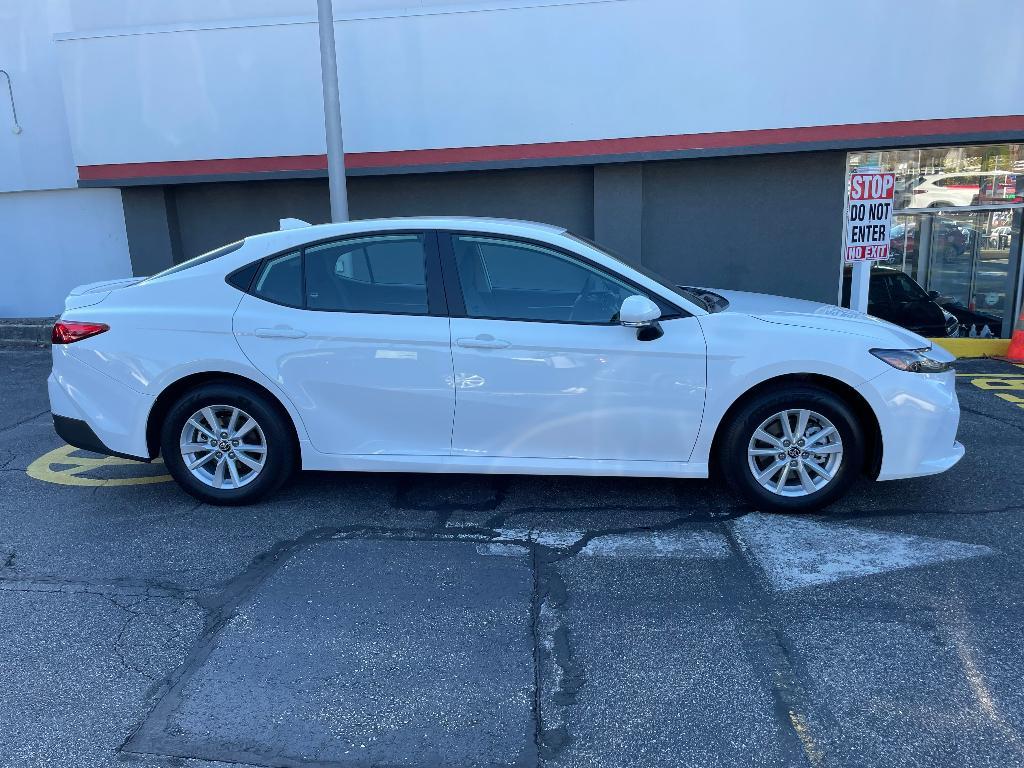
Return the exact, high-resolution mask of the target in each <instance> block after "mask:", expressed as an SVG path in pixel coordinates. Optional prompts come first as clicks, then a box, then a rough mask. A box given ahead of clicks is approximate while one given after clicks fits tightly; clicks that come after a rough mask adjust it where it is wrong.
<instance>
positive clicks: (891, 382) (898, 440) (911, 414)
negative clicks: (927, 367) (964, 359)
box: [857, 368, 964, 480]
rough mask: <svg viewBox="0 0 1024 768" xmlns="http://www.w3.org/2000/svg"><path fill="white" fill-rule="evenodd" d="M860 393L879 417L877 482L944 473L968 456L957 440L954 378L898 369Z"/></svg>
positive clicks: (869, 382) (957, 423) (958, 418)
mask: <svg viewBox="0 0 1024 768" xmlns="http://www.w3.org/2000/svg"><path fill="white" fill-rule="evenodd" d="M857 390H858V391H859V392H860V393H861V394H862V395H863V396H864V398H865V399H866V400H867V401H868V403H869V404H870V405H871V407H872V409H873V410H874V412H875V415H876V416H877V417H878V426H879V429H880V431H881V433H882V463H881V468H880V471H879V474H878V479H879V480H898V479H901V478H907V477H921V476H923V475H934V474H938V473H939V472H945V471H946V470H947V469H949V468H950V467H952V466H953V465H954V464H956V463H957V462H958V461H960V459H961V458H963V455H964V446H963V445H961V444H960V443H959V442H957V440H956V432H957V428H958V427H959V424H960V403H959V401H958V400H957V396H956V375H955V374H954V373H953V372H952V371H948V372H946V373H939V374H920V373H907V372H906V371H899V370H896V369H895V368H894V369H893V370H891V371H886V372H885V373H883V374H882V375H881V376H877V377H875V378H874V379H871V380H870V381H867V382H865V383H864V384H862V385H861V386H860V387H858V388H857Z"/></svg>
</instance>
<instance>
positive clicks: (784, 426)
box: [747, 408, 843, 497]
mask: <svg viewBox="0 0 1024 768" xmlns="http://www.w3.org/2000/svg"><path fill="white" fill-rule="evenodd" d="M747 463H748V464H749V465H750V471H751V472H752V473H753V475H754V479H755V480H757V482H758V483H760V484H761V486H762V487H764V488H767V489H768V490H769V491H771V492H772V493H774V494H777V495H779V496H790V497H795V496H808V495H810V494H812V493H816V492H817V491H820V490H821V489H822V488H824V487H825V486H826V485H828V484H829V483H830V482H832V480H833V478H835V476H836V473H837V472H838V471H839V467H840V465H841V464H842V463H843V439H842V437H840V435H839V430H838V429H836V427H835V425H834V424H833V423H832V422H831V421H829V420H828V419H826V418H825V417H824V416H822V415H821V414H820V413H817V412H816V411H811V410H807V409H803V408H801V409H793V410H788V411H780V412H779V413H776V414H775V415H774V416H769V417H768V418H767V419H765V420H764V421H763V422H762V423H761V426H759V427H758V428H757V429H755V430H754V434H753V436H752V437H751V438H750V444H749V445H748V446H747Z"/></svg>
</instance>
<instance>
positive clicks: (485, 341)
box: [455, 334, 511, 349]
mask: <svg viewBox="0 0 1024 768" xmlns="http://www.w3.org/2000/svg"><path fill="white" fill-rule="evenodd" d="M455 343H456V344H458V345H459V346H460V347H471V348H473V349H504V348H505V347H507V346H509V344H510V343H511V342H508V341H505V340H504V339H496V338H494V337H493V336H490V335H488V334H481V335H480V336H476V337H474V338H465V339H456V340H455Z"/></svg>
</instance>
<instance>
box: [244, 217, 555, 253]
mask: <svg viewBox="0 0 1024 768" xmlns="http://www.w3.org/2000/svg"><path fill="white" fill-rule="evenodd" d="M403 229H450V230H456V231H469V232H487V233H494V234H502V235H520V236H523V237H530V236H534V237H540V238H542V239H543V238H544V237H545V236H547V237H551V236H552V235H561V234H563V233H564V232H566V228H565V227H559V226H556V225H554V224H543V223H541V222H537V221H523V220H520V219H499V218H488V217H484V216H406V217H397V218H388V219H356V220H354V221H345V222H339V223H334V224H311V225H309V226H308V227H303V226H298V227H295V228H293V229H282V230H278V231H276V232H264V233H262V234H258V235H250V236H249V237H247V238H245V240H246V242H250V241H253V242H255V241H259V242H262V243H265V244H269V245H272V246H273V247H278V246H279V247H288V246H290V245H297V244H300V243H307V242H311V241H314V240H323V239H327V238H331V237H339V236H343V235H358V234H360V233H363V232H380V231H388V230H403Z"/></svg>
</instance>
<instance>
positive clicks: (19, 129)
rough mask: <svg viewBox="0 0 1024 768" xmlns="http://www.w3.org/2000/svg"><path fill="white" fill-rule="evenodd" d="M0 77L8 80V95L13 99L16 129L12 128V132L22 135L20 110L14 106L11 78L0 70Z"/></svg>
mask: <svg viewBox="0 0 1024 768" xmlns="http://www.w3.org/2000/svg"><path fill="white" fill-rule="evenodd" d="M0 75H3V76H4V77H6V78H7V95H8V96H9V97H10V99H11V116H12V117H13V118H14V127H13V128H11V132H12V133H15V134H18V133H21V124H20V123H18V109H17V107H15V106H14V86H13V85H12V84H11V76H10V75H9V74H8V72H7V70H6V69H0Z"/></svg>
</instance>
